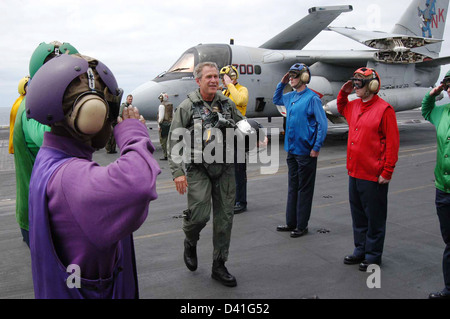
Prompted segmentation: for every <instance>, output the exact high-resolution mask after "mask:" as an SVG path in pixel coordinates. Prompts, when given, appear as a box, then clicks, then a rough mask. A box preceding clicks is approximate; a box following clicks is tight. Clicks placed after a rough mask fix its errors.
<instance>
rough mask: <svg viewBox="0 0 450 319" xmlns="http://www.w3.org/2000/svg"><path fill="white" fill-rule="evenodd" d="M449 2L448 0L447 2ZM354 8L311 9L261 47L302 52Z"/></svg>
mask: <svg viewBox="0 0 450 319" xmlns="http://www.w3.org/2000/svg"><path fill="white" fill-rule="evenodd" d="M447 2H448V0H447ZM352 10H353V7H352V6H349V5H346V6H326V7H314V8H311V9H309V15H307V16H306V17H304V18H303V19H301V20H299V21H298V22H296V23H295V24H293V25H292V26H290V27H289V28H287V29H285V30H284V31H282V32H281V33H279V34H277V35H276V36H275V37H273V38H272V39H270V40H269V41H267V42H266V43H264V44H263V45H261V46H260V48H262V49H271V50H301V49H303V48H304V47H305V46H306V45H307V44H308V43H309V42H310V41H311V40H312V39H314V38H315V37H316V35H318V34H319V33H320V32H321V31H322V30H323V29H324V28H326V27H327V26H328V25H329V24H330V23H331V22H332V21H334V20H335V19H336V18H337V17H338V16H339V15H340V14H341V13H343V12H349V11H352Z"/></svg>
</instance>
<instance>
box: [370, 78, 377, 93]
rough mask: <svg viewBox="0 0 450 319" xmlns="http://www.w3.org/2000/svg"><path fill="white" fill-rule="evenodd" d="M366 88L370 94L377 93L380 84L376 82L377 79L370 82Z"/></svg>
mask: <svg viewBox="0 0 450 319" xmlns="http://www.w3.org/2000/svg"><path fill="white" fill-rule="evenodd" d="M368 88H369V92H370V93H377V92H378V91H379V89H380V82H378V80H377V79H375V80H372V81H370V83H369V86H368Z"/></svg>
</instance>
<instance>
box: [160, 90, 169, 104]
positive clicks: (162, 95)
mask: <svg viewBox="0 0 450 319" xmlns="http://www.w3.org/2000/svg"><path fill="white" fill-rule="evenodd" d="M158 99H159V100H160V101H161V102H165V101H168V100H169V95H168V94H167V93H164V92H163V93H161V94H160V95H159V96H158Z"/></svg>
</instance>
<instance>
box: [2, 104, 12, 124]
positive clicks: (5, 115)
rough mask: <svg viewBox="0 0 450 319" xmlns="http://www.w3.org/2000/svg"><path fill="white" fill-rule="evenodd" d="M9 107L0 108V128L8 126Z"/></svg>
mask: <svg viewBox="0 0 450 319" xmlns="http://www.w3.org/2000/svg"><path fill="white" fill-rule="evenodd" d="M10 111H11V107H0V126H5V125H7V126H9V112H10Z"/></svg>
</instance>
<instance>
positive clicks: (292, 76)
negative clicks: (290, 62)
mask: <svg viewBox="0 0 450 319" xmlns="http://www.w3.org/2000/svg"><path fill="white" fill-rule="evenodd" d="M300 74H301V73H299V72H292V71H291V72H289V78H293V79H297V78H299V77H300Z"/></svg>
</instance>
